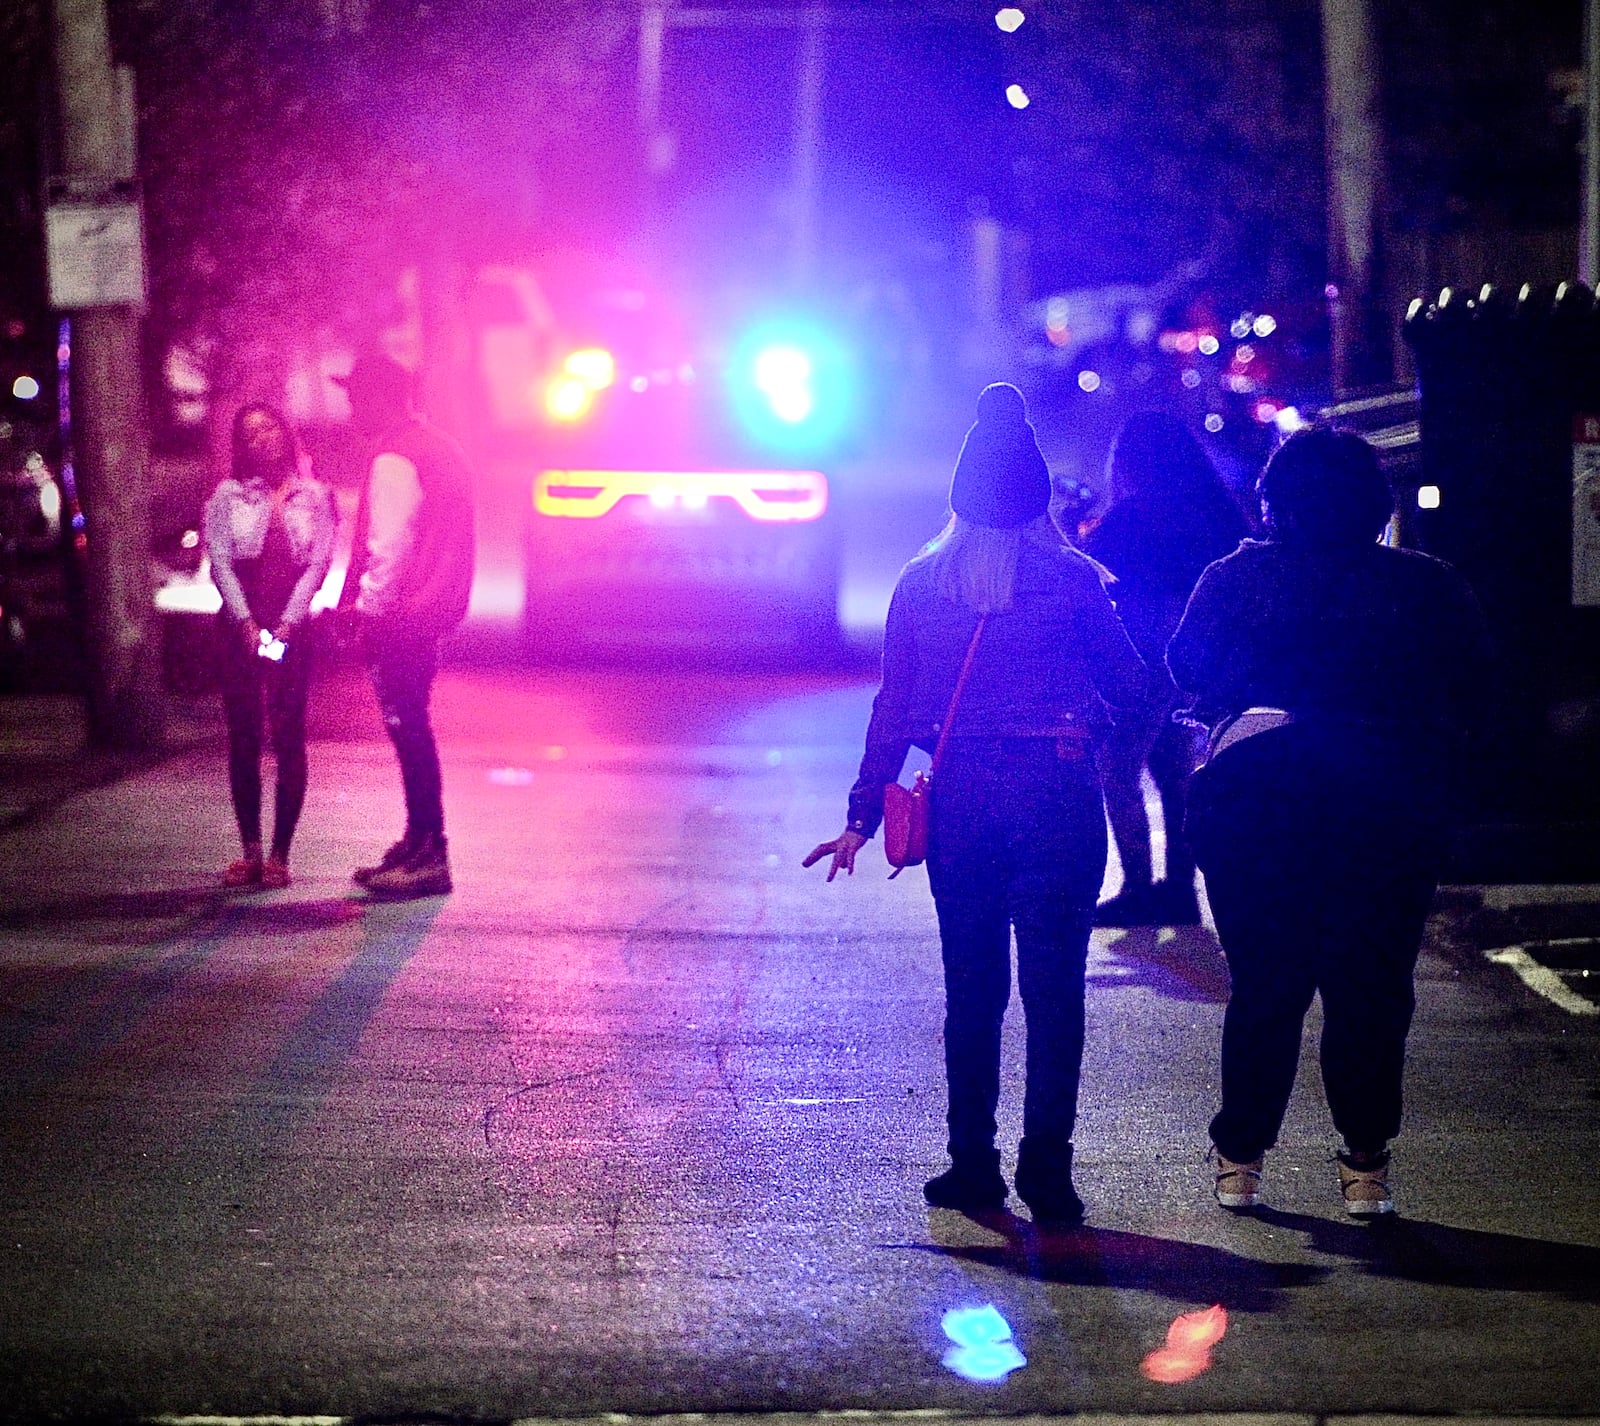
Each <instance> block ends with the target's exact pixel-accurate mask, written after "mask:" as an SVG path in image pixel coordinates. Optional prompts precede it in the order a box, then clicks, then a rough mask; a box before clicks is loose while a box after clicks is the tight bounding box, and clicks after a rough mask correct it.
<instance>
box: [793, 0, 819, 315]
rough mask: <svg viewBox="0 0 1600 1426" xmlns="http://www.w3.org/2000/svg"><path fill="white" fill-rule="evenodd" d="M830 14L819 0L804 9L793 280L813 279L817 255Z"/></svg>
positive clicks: (797, 105) (796, 124)
mask: <svg viewBox="0 0 1600 1426" xmlns="http://www.w3.org/2000/svg"><path fill="white" fill-rule="evenodd" d="M827 23H828V14H827V10H826V8H825V7H824V6H823V5H822V4H821V3H820V2H819V3H816V4H813V5H812V6H810V8H809V9H807V10H806V12H805V20H804V28H803V29H802V30H801V32H800V57H799V65H798V73H797V74H796V75H795V81H796V82H795V99H794V140H793V158H792V164H791V173H792V178H791V185H792V194H793V202H794V258H793V261H794V272H793V280H794V284H795V286H796V287H798V288H804V287H805V285H806V284H807V283H808V282H809V281H810V280H811V274H812V269H813V268H814V267H815V265H816V256H817V161H818V158H819V156H820V153H821V149H822V90H823V82H824V77H825V68H824V66H825V62H826V56H825V54H824V49H823V43H824V38H825V35H826V32H827V31H826V27H827Z"/></svg>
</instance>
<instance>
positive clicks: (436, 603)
mask: <svg viewBox="0 0 1600 1426" xmlns="http://www.w3.org/2000/svg"><path fill="white" fill-rule="evenodd" d="M341 384H342V385H343V386H344V387H345V390H346V391H347V392H348V393H349V397H350V411H351V417H352V420H353V422H354V425H355V427H356V430H357V433H358V434H359V435H361V436H363V437H364V438H365V439H366V440H367V442H368V445H369V449H370V451H371V459H370V464H369V466H368V470H367V478H366V481H365V483H364V484H363V486H362V489H361V502H360V505H359V506H358V507H357V512H356V528H355V538H354V545H353V548H352V551H351V556H350V570H349V573H348V574H347V575H346V577H345V587H344V592H343V594H342V596H341V598H340V607H341V608H342V609H351V610H354V612H355V614H356V616H357V621H358V624H359V626H360V631H361V632H360V637H361V646H362V651H363V653H364V655H365V657H366V661H367V669H368V672H369V674H370V675H371V678H372V687H373V691H374V692H375V693H376V694H377V698H378V705H379V708H380V709H381V711H382V713H383V723H384V727H385V728H386V729H387V730H388V733H389V739H390V741H391V742H392V743H393V744H394V750H395V755H396V757H397V758H398V759H399V762H400V777H401V782H402V785H403V786H404V789H405V804H406V825H405V831H404V833H403V834H402V835H401V837H400V839H399V840H398V841H396V842H395V843H394V844H393V845H392V846H391V847H390V848H389V849H388V851H386V852H385V853H384V854H383V856H382V857H381V858H380V859H379V860H378V862H377V863H375V864H374V865H372V866H363V867H359V868H357V869H356V871H355V873H354V877H353V879H354V881H355V882H356V884H357V885H358V886H362V887H365V888H366V889H367V890H368V891H369V892H370V893H371V894H372V895H373V896H375V897H382V898H390V899H400V898H405V897H415V896H434V895H439V894H441V893H443V892H447V891H449V890H451V886H452V883H451V878H450V860H449V847H448V843H447V842H446V839H445V831H444V797H443V780H442V777H441V774H440V768H439V749H438V745H437V743H436V742H435V740H434V736H433V727H432V724H431V722H430V721H429V713H428V705H429V701H430V698H431V696H432V691H433V681H434V678H435V676H436V675H437V673H438V668H439V641H440V640H441V639H442V638H443V637H444V636H445V635H446V634H447V633H449V632H450V631H451V630H452V629H454V628H455V627H456V625H458V624H459V623H460V622H461V620H462V619H463V617H465V615H466V612H467V601H468V598H469V597H470V595H471V592H472V569H473V556H474V531H473V490H472V472H471V469H470V467H469V466H468V464H467V459H466V456H465V454H464V453H463V452H462V450H461V448H460V446H458V445H457V444H456V443H455V441H453V440H452V439H451V438H450V437H449V436H447V435H445V434H444V432H442V431H440V430H439V429H438V428H437V427H435V426H433V425H431V424H430V423H429V422H428V421H426V420H425V419H424V418H423V417H422V416H421V415H419V414H418V412H417V410H416V408H415V405H414V401H413V391H412V376H411V373H410V372H409V371H407V370H406V368H405V367H403V366H401V365H400V364H399V363H398V362H396V361H394V360H392V359H391V358H389V357H388V356H385V355H383V354H381V353H367V354H364V355H362V356H360V357H358V358H357V359H356V362H355V365H354V366H353V367H352V368H351V370H350V375H349V376H348V377H345V378H343V380H342V382H341Z"/></svg>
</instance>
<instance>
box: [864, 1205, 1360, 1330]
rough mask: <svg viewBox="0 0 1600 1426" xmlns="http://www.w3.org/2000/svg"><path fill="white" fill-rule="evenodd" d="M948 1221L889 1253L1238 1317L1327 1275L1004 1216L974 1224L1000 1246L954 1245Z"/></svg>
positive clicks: (935, 1218) (934, 1218)
mask: <svg viewBox="0 0 1600 1426" xmlns="http://www.w3.org/2000/svg"><path fill="white" fill-rule="evenodd" d="M952 1216H953V1215H945V1214H943V1213H937V1212H935V1213H930V1214H929V1215H928V1217H929V1234H930V1236H932V1237H933V1238H935V1239H937V1240H939V1241H936V1242H932V1243H896V1244H891V1245H889V1246H892V1247H898V1248H910V1249H912V1250H914V1251H917V1252H924V1253H937V1254H939V1255H940V1256H943V1257H949V1258H956V1259H959V1260H960V1261H962V1262H968V1263H981V1264H982V1265H984V1266H985V1267H992V1268H999V1269H1001V1270H1002V1271H1004V1272H1009V1273H1015V1274H1016V1275H1017V1276H1018V1277H1026V1278H1033V1279H1035V1280H1036V1281H1039V1282H1049V1283H1058V1284H1061V1285H1064V1286H1068V1287H1112V1288H1129V1289H1134V1290H1137V1291H1140V1292H1153V1293H1156V1294H1157V1295H1159V1296H1161V1297H1166V1298H1170V1299H1171V1300H1173V1301H1175V1302H1183V1303H1195V1302H1220V1303H1223V1304H1224V1305H1225V1306H1226V1307H1228V1308H1229V1309H1230V1310H1231V1311H1238V1312H1274V1311H1277V1310H1279V1309H1280V1308H1282V1307H1283V1305H1284V1303H1283V1293H1284V1291H1285V1290H1286V1289H1288V1288H1293V1287H1306V1286H1309V1285H1311V1284H1313V1283H1317V1282H1320V1281H1322V1280H1323V1279H1324V1278H1326V1277H1327V1276H1328V1273H1329V1269H1327V1268H1323V1267H1317V1266H1315V1265H1312V1264H1308V1263H1269V1262H1261V1261H1259V1260H1257V1259H1255V1258H1247V1257H1244V1256H1242V1255H1241V1254H1239V1253H1231V1252H1228V1251H1227V1250H1226V1249H1224V1248H1210V1247H1206V1246H1204V1245H1202V1244H1199V1243H1186V1242H1183V1241H1182V1240H1181V1239H1177V1238H1157V1237H1152V1236H1151V1235H1149V1234H1147V1233H1125V1232H1123V1231H1121V1230H1120V1229H1116V1228H1087V1227H1085V1228H1074V1229H1069V1230H1062V1231H1055V1232H1040V1231H1038V1230H1037V1229H1035V1228H1034V1227H1033V1225H1032V1224H1031V1223H1027V1222H1025V1221H1024V1220H1022V1219H1021V1218H1018V1217H1016V1216H1015V1215H1013V1214H1010V1213H999V1214H986V1215H984V1216H983V1218H982V1219H981V1220H978V1221H980V1222H981V1224H982V1226H983V1227H985V1228H989V1229H991V1230H992V1231H994V1232H997V1233H1001V1234H1003V1235H1004V1237H1005V1241H1004V1242H1003V1243H970V1242H965V1241H962V1240H961V1235H960V1231H959V1230H957V1231H955V1232H952V1231H951V1228H952V1227H953V1226H954V1225H953V1224H952V1223H951V1222H950V1221H948V1220H949V1217H952ZM959 1221H971V1220H959ZM969 1231H970V1230H969Z"/></svg>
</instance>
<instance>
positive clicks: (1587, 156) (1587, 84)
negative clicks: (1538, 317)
mask: <svg viewBox="0 0 1600 1426" xmlns="http://www.w3.org/2000/svg"><path fill="white" fill-rule="evenodd" d="M1582 212H1583V227H1582V231H1581V232H1580V233H1579V235H1578V277H1579V280H1580V281H1582V282H1585V283H1587V284H1588V286H1589V287H1590V288H1591V289H1592V288H1593V287H1594V285H1595V283H1596V282H1597V281H1600V0H1587V3H1586V4H1585V5H1584V15H1583V208H1582Z"/></svg>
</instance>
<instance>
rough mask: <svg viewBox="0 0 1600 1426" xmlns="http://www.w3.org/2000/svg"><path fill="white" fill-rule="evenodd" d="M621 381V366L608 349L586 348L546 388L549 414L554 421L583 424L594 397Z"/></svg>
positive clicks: (566, 361)
mask: <svg viewBox="0 0 1600 1426" xmlns="http://www.w3.org/2000/svg"><path fill="white" fill-rule="evenodd" d="M616 379H617V363H616V358H614V357H613V356H612V355H611V353H610V352H608V351H606V349H605V348H604V347H583V348H581V349H580V350H578V351H575V352H573V353H571V354H570V355H569V356H568V357H567V359H566V360H565V361H564V362H562V364H561V370H560V371H559V372H558V373H557V374H556V375H555V376H554V377H552V378H551V380H550V384H549V385H548V386H546V387H545V389H544V409H545V414H546V415H548V416H549V417H550V419H551V420H553V421H567V422H571V421H581V420H582V419H583V418H584V417H585V416H587V415H588V414H589V408H590V407H591V406H593V405H594V398H595V396H596V395H597V394H598V393H599V392H602V391H604V390H605V389H606V388H607V387H608V386H610V385H611V384H612V383H613V382H615V381H616Z"/></svg>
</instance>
